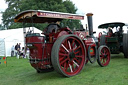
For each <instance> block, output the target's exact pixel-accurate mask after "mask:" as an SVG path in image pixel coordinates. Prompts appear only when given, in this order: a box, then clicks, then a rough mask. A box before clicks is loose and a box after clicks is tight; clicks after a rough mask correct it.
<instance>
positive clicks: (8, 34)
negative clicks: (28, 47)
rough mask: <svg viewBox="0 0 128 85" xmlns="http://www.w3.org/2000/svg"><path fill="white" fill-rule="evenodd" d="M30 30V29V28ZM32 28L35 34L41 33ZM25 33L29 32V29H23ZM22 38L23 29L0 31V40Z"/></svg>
mask: <svg viewBox="0 0 128 85" xmlns="http://www.w3.org/2000/svg"><path fill="white" fill-rule="evenodd" d="M30 28H31V29H32V27H30ZM33 28H34V32H37V33H42V31H41V30H39V29H37V28H35V27H33ZM25 29H26V31H28V30H29V28H25ZM22 36H23V28H18V29H9V30H1V31H0V38H1V39H8V40H11V38H12V37H15V38H17V39H18V37H19V39H20V37H22Z"/></svg>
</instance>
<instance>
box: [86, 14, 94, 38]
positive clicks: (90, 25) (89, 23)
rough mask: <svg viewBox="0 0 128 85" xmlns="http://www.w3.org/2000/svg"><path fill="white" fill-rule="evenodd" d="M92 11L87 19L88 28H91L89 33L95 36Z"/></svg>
mask: <svg viewBox="0 0 128 85" xmlns="http://www.w3.org/2000/svg"><path fill="white" fill-rule="evenodd" d="M92 15H93V14H92V13H87V14H86V16H87V20H88V28H89V35H90V36H93V23H92Z"/></svg>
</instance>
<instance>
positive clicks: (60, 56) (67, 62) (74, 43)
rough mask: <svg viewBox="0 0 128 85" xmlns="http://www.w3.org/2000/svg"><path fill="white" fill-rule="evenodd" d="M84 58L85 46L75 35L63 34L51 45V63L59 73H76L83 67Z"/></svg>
mask: <svg viewBox="0 0 128 85" xmlns="http://www.w3.org/2000/svg"><path fill="white" fill-rule="evenodd" d="M85 58H86V50H85V46H84V44H83V42H82V41H81V40H80V39H79V38H78V37H77V36H75V35H64V36H62V37H60V38H58V39H57V40H56V42H55V43H54V45H53V48H52V56H51V61H52V65H53V67H54V69H55V70H56V71H57V72H58V73H60V74H61V75H64V76H67V77H71V76H74V75H76V74H78V73H79V72H80V71H81V70H82V68H83V67H84V64H85V60H86V59H85Z"/></svg>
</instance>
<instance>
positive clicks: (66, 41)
mask: <svg viewBox="0 0 128 85" xmlns="http://www.w3.org/2000/svg"><path fill="white" fill-rule="evenodd" d="M92 15H93V14H91V13H88V14H87V18H88V27H89V28H88V29H89V33H88V32H87V31H86V30H85V29H82V30H75V31H72V30H71V29H70V28H68V27H64V28H62V27H60V26H59V25H58V24H56V22H58V21H61V20H63V19H76V20H83V19H84V16H81V15H76V14H69V13H61V12H51V11H41V10H28V11H24V12H22V13H20V14H19V15H17V16H16V17H15V19H14V21H15V22H25V23H46V22H47V23H50V24H49V25H48V26H47V27H46V29H45V30H44V31H43V32H42V35H40V34H39V33H27V34H26V35H25V42H26V46H27V47H28V48H29V50H30V59H29V61H30V64H31V66H32V67H33V68H35V69H36V70H37V72H38V73H40V72H48V71H53V70H56V71H57V72H58V73H60V74H61V75H64V76H67V77H71V76H74V75H76V74H78V73H79V72H80V71H81V70H82V69H83V67H84V65H85V64H86V63H87V62H88V61H90V62H91V63H94V62H95V61H96V60H97V62H98V64H99V65H100V66H102V67H104V66H107V65H108V64H109V62H110V51H109V49H108V47H107V46H104V45H102V46H100V47H98V40H97V38H95V37H94V36H93V33H94V32H93V27H92V26H93V25H92ZM53 22H54V23H53Z"/></svg>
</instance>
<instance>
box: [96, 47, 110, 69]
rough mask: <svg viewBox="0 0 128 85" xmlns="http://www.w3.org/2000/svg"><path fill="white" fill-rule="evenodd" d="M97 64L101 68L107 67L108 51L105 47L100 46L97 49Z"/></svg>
mask: <svg viewBox="0 0 128 85" xmlns="http://www.w3.org/2000/svg"><path fill="white" fill-rule="evenodd" d="M97 62H98V64H99V65H100V66H101V67H104V66H107V65H108V64H109V62H110V50H109V48H108V47H107V46H104V45H102V46H100V47H99V48H98V58H97Z"/></svg>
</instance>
